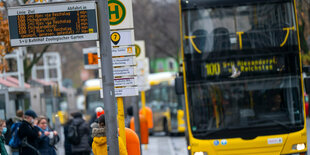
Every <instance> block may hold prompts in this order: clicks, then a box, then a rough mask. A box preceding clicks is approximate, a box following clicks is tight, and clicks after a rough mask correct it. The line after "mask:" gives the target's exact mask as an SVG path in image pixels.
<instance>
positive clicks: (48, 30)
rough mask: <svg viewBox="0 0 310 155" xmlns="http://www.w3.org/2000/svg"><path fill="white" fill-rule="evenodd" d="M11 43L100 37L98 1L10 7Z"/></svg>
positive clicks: (41, 42)
mask: <svg viewBox="0 0 310 155" xmlns="http://www.w3.org/2000/svg"><path fill="white" fill-rule="evenodd" d="M8 15H9V26H10V39H11V45H12V46H26V45H36V44H49V43H62V42H74V41H86V40H97V39H98V33H97V15H96V4H95V2H76V3H58V4H45V5H32V6H24V7H21V8H10V9H9V11H8Z"/></svg>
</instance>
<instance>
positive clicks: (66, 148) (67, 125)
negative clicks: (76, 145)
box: [64, 119, 72, 155]
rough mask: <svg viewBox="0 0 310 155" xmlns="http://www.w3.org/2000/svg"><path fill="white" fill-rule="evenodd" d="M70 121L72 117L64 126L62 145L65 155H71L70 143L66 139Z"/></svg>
mask: <svg viewBox="0 0 310 155" xmlns="http://www.w3.org/2000/svg"><path fill="white" fill-rule="evenodd" d="M71 123H72V119H70V120H69V121H68V122H67V123H66V124H65V126H64V136H65V139H64V147H65V155H72V149H71V144H70V142H69V141H68V129H69V125H70V124H71Z"/></svg>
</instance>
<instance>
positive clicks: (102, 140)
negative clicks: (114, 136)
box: [92, 128, 127, 155]
mask: <svg viewBox="0 0 310 155" xmlns="http://www.w3.org/2000/svg"><path fill="white" fill-rule="evenodd" d="M92 137H94V139H93V144H92V148H93V153H94V155H107V154H108V152H107V137H106V134H105V128H93V130H92ZM118 145H119V154H120V155H127V150H126V147H125V145H124V143H123V141H122V139H121V138H120V137H118Z"/></svg>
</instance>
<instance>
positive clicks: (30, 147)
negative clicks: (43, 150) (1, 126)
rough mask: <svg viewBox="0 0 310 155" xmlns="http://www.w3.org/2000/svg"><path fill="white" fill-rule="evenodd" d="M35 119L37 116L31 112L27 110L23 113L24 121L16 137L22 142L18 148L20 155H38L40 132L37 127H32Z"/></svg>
mask: <svg viewBox="0 0 310 155" xmlns="http://www.w3.org/2000/svg"><path fill="white" fill-rule="evenodd" d="M35 118H37V114H36V113H35V112H34V111H32V110H27V111H26V112H25V113H24V120H23V121H22V124H21V125H20V127H19V130H18V136H19V138H20V140H21V141H22V144H21V147H20V148H19V154H20V155H36V154H39V155H40V152H39V150H38V141H39V140H40V139H39V138H40V136H41V132H40V131H39V128H38V127H36V126H34V119H35Z"/></svg>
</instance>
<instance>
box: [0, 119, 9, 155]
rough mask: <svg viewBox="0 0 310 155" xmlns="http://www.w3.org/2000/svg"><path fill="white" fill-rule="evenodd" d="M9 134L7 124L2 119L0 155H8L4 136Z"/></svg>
mask: <svg viewBox="0 0 310 155" xmlns="http://www.w3.org/2000/svg"><path fill="white" fill-rule="evenodd" d="M6 132H7V128H6V123H5V121H4V120H1V119H0V154H1V155H8V152H7V151H6V149H5V146H4V144H5V139H4V136H3V135H4V134H5V133H6Z"/></svg>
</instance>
